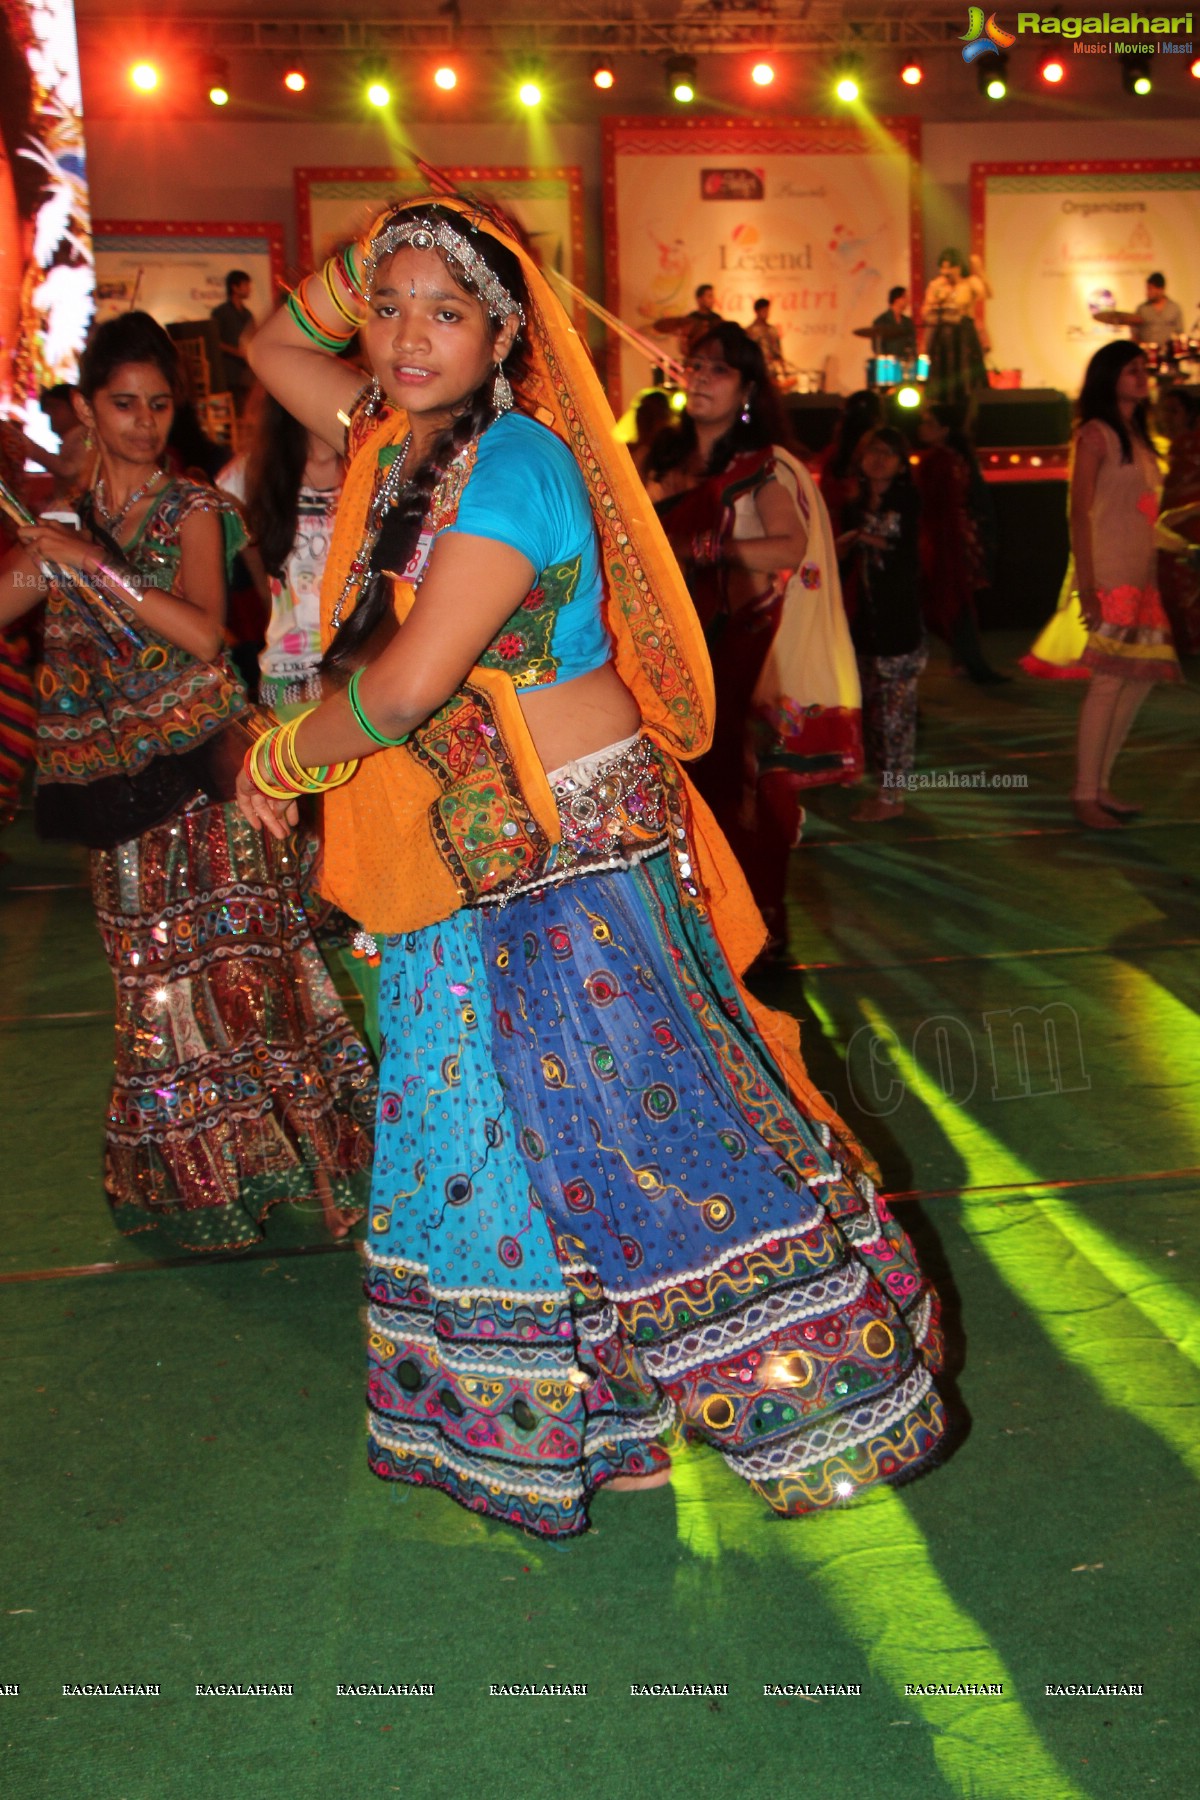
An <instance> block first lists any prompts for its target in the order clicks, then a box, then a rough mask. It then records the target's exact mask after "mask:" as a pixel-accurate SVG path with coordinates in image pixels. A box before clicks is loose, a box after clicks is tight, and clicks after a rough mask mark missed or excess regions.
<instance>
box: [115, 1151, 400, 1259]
mask: <svg viewBox="0 0 1200 1800" xmlns="http://www.w3.org/2000/svg"><path fill="white" fill-rule="evenodd" d="M320 1173H322V1171H321V1170H320V1169H319V1168H317V1167H305V1168H297V1169H292V1170H289V1171H288V1173H287V1175H286V1176H284V1177H276V1178H272V1179H270V1180H267V1179H265V1178H259V1179H258V1180H252V1181H249V1182H247V1183H246V1184H245V1185H244V1187H243V1188H242V1189H241V1190H240V1192H239V1195H238V1198H237V1199H236V1200H226V1201H222V1202H220V1203H219V1204H218V1205H215V1206H210V1205H205V1204H196V1205H190V1206H189V1205H186V1204H182V1203H180V1202H178V1201H176V1202H174V1203H172V1204H170V1205H168V1206H163V1207H155V1206H153V1205H150V1204H149V1203H145V1202H142V1201H132V1200H129V1199H126V1198H122V1197H121V1195H120V1194H117V1193H114V1192H113V1191H112V1189H111V1188H109V1189H107V1192H108V1201H109V1206H110V1207H111V1209H112V1219H113V1224H114V1225H115V1226H116V1228H117V1230H118V1231H119V1232H120V1233H121V1236H122V1237H140V1236H142V1235H143V1234H145V1233H146V1232H150V1231H153V1232H156V1233H158V1235H159V1236H161V1237H162V1238H164V1239H167V1240H169V1241H170V1242H171V1243H172V1244H173V1245H174V1246H175V1247H176V1248H177V1249H179V1250H187V1251H200V1252H209V1253H212V1254H217V1253H220V1252H222V1251H228V1250H250V1249H253V1247H254V1246H255V1245H256V1244H260V1243H261V1242H262V1240H263V1238H264V1237H265V1236H266V1232H265V1230H264V1226H265V1224H266V1220H267V1218H268V1216H269V1214H271V1213H272V1212H274V1211H275V1209H276V1207H279V1206H293V1207H295V1208H296V1209H297V1211H302V1210H304V1209H305V1208H306V1207H308V1206H311V1210H312V1216H313V1219H314V1220H315V1221H316V1222H318V1224H319V1223H320V1221H321V1219H322V1207H321V1201H320V1197H319V1195H318V1194H317V1192H316V1188H315V1186H314V1183H313V1179H312V1178H313V1176H314V1175H317V1174H320ZM326 1173H327V1174H328V1172H327V1171H326ZM328 1180H329V1186H330V1191H331V1193H332V1196H333V1203H334V1205H335V1206H336V1207H338V1208H339V1210H341V1211H342V1212H343V1213H346V1214H347V1215H348V1218H347V1223H348V1224H352V1225H353V1224H357V1223H358V1221H359V1220H360V1219H363V1218H365V1217H366V1213H367V1205H366V1187H367V1180H368V1177H367V1175H366V1173H365V1171H364V1173H363V1174H362V1175H360V1176H346V1175H333V1174H329V1175H328ZM125 1185H126V1184H123V1186H125ZM201 1220H203V1221H204V1225H205V1228H206V1229H205V1231H204V1233H203V1235H199V1236H198V1235H196V1234H195V1233H194V1231H193V1229H192V1228H193V1227H194V1226H195V1225H197V1224H199V1222H200V1221H201ZM225 1231H228V1232H229V1233H230V1234H231V1235H229V1236H228V1237H226V1236H223V1235H221V1234H222V1233H223V1232H225ZM212 1233H216V1234H217V1235H216V1237H215V1239H214V1237H213V1235H212Z"/></svg>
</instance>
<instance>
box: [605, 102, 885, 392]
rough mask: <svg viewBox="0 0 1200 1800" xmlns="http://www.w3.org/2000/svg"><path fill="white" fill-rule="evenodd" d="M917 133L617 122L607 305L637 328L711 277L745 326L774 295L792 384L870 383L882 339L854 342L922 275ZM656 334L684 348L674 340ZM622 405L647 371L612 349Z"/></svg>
mask: <svg viewBox="0 0 1200 1800" xmlns="http://www.w3.org/2000/svg"><path fill="white" fill-rule="evenodd" d="M919 132H920V127H919V124H918V122H917V121H916V120H913V119H879V120H876V121H873V123H872V127H871V129H870V131H867V130H865V129H859V128H858V127H856V126H853V125H844V124H841V123H838V122H833V121H830V120H825V119H790V120H780V121H778V122H769V123H768V122H757V121H750V122H747V121H744V120H740V119H716V118H714V119H696V120H689V121H688V122H687V123H686V124H681V123H679V122H678V121H677V120H674V119H661V120H660V119H648V118H645V119H643V118H639V119H608V120H606V121H605V134H604V149H605V169H604V182H605V252H606V262H607V276H608V302H609V305H610V307H611V308H612V309H613V311H614V312H616V313H618V314H619V316H620V317H621V318H622V319H623V320H625V322H626V323H627V324H629V325H634V326H636V327H637V328H638V329H639V330H640V331H643V332H652V331H653V328H654V326H655V324H656V322H659V321H663V320H668V321H669V320H671V319H672V318H678V317H680V316H681V315H683V314H686V313H688V312H690V311H691V309H692V307H693V305H694V298H693V296H694V293H695V289H696V288H697V287H698V286H699V285H700V284H701V283H702V282H711V283H712V285H713V288H714V289H715V303H716V309H717V311H718V312H719V313H720V314H721V315H722V317H724V318H727V319H734V320H736V321H737V322H738V323H739V324H742V325H748V324H749V323H750V322H751V321H752V319H753V317H754V302H755V300H756V299H758V298H759V297H760V296H765V297H766V298H767V299H769V300H770V302H771V312H770V323H771V324H772V325H773V326H774V327H775V328H776V329H777V330H778V331H779V333H780V335H781V337H782V341H783V354H784V359H785V361H786V363H787V364H788V365H790V369H791V372H792V384H793V385H794V386H796V387H799V388H803V389H809V390H818V389H822V388H823V389H824V390H825V391H827V392H834V393H838V392H846V391H849V390H851V389H854V388H858V387H861V386H862V384H863V375H864V362H865V358H866V356H867V355H868V353H869V351H870V344H869V343H868V342H867V341H866V340H865V339H864V338H861V337H859V338H856V337H855V336H854V330H855V328H856V327H862V326H869V325H870V323H871V321H872V319H874V318H875V317H876V315H877V314H878V313H881V312H882V311H883V309H884V307H885V305H886V304H887V293H888V289H889V288H890V287H893V286H896V285H903V286H906V287H910V288H911V287H912V285H913V283H914V281H915V280H917V279H918V273H919V270H920V266H921V264H920V241H919V213H918V196H917V177H918V161H919V152H920V136H919ZM658 341H660V342H661V343H662V344H663V346H664V349H665V350H666V351H668V352H672V353H673V352H674V351H675V350H676V348H677V345H678V342H679V339H678V334H677V333H676V332H674V331H672V330H671V328H670V326H669V325H668V326H666V327H665V328H664V329H663V331H662V332H660V334H659V337H658ZM610 355H611V358H612V360H611V363H610V367H609V385H610V392H611V397H612V399H613V403H614V406H615V407H616V408H617V410H618V411H619V410H620V408H621V406H623V405H624V404H625V403H626V402H627V401H628V399H629V397H630V395H631V394H633V393H634V392H636V390H637V389H638V388H639V387H642V386H644V385H645V382H646V380H647V377H648V375H649V365H648V364H647V361H646V359H645V357H644V356H643V355H642V354H640V353H639V352H638V351H637V350H635V349H633V348H631V347H629V346H627V345H626V346H614V347H613V348H612V349H611V350H610Z"/></svg>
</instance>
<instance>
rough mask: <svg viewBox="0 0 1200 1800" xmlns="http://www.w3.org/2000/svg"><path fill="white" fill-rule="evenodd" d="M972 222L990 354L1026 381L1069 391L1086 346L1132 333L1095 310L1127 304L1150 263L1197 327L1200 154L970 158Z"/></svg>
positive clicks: (1138, 294) (1134, 302) (1135, 298)
mask: <svg viewBox="0 0 1200 1800" xmlns="http://www.w3.org/2000/svg"><path fill="white" fill-rule="evenodd" d="M971 231H972V244H973V248H974V249H975V250H976V251H977V252H978V254H979V255H980V256H982V258H983V262H984V267H985V269H986V270H987V275H988V280H989V281H990V283H991V286H992V293H993V298H992V299H991V300H989V301H988V306H987V323H988V331H989V334H990V336H991V342H992V354H993V360H994V361H995V362H996V363H997V364H998V365H999V366H1000V367H1002V368H1006V369H1019V370H1020V371H1021V381H1022V385H1023V386H1024V387H1056V388H1061V389H1063V390H1064V392H1066V393H1069V394H1072V393H1077V392H1078V390H1079V386H1080V382H1081V381H1082V378H1083V371H1084V368H1085V366H1086V364H1087V361H1088V358H1089V357H1090V356H1091V355H1092V353H1093V352H1094V351H1095V350H1098V349H1099V347H1100V345H1101V344H1103V343H1106V342H1107V341H1108V339H1109V338H1111V337H1114V336H1128V327H1121V326H1113V325H1104V324H1100V323H1099V322H1098V320H1097V318H1096V314H1097V313H1100V312H1106V311H1109V310H1115V311H1119V312H1133V311H1134V309H1135V308H1136V307H1137V306H1138V305H1140V303H1141V302H1142V301H1143V300H1144V299H1145V298H1146V277H1147V275H1149V274H1151V273H1155V272H1158V273H1161V274H1163V275H1165V276H1166V280H1167V293H1168V294H1169V295H1170V296H1171V298H1172V299H1174V300H1177V301H1178V302H1179V304H1180V306H1181V307H1182V309H1183V317H1184V329H1185V332H1186V331H1190V334H1191V335H1192V336H1195V335H1196V327H1195V321H1196V319H1197V315H1198V314H1200V160H1189V159H1184V158H1175V159H1173V160H1163V161H1155V162H1134V161H1130V162H1078V163H1066V162H1029V163H974V164H973V165H972V168H971Z"/></svg>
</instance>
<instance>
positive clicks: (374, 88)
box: [360, 56, 392, 107]
mask: <svg viewBox="0 0 1200 1800" xmlns="http://www.w3.org/2000/svg"><path fill="white" fill-rule="evenodd" d="M360 78H361V80H362V84H363V98H364V99H365V100H366V102H367V104H368V105H369V106H378V107H384V106H390V105H391V103H392V89H391V83H390V82H389V80H388V66H387V63H386V62H385V61H384V59H383V57H382V56H371V57H368V58H367V60H366V62H364V63H363V65H362V69H361V70H360Z"/></svg>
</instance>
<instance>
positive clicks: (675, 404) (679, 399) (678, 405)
mask: <svg viewBox="0 0 1200 1800" xmlns="http://www.w3.org/2000/svg"><path fill="white" fill-rule="evenodd" d="M686 405H687V395H686V394H685V393H684V391H683V389H682V388H676V389H675V391H674V393H673V394H672V395H671V411H672V412H682V411H683V409H684V407H685V406H686Z"/></svg>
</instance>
